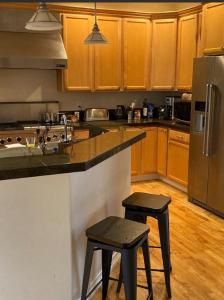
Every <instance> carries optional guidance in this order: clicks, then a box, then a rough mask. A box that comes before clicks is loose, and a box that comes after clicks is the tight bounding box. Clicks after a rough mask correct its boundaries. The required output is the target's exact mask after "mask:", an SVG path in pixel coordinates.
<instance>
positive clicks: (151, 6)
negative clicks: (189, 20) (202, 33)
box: [51, 2, 201, 13]
mask: <svg viewBox="0 0 224 300" xmlns="http://www.w3.org/2000/svg"><path fill="white" fill-rule="evenodd" d="M51 4H53V3H51ZM54 4H59V5H65V6H73V7H85V8H93V6H94V2H92V3H91V2H88V3H86V2H59V3H58V2H57V3H54ZM199 4H201V2H189V3H187V2H97V8H101V9H113V10H121V11H134V12H145V13H150V12H170V11H179V10H182V9H186V8H190V7H194V6H197V5H199Z"/></svg>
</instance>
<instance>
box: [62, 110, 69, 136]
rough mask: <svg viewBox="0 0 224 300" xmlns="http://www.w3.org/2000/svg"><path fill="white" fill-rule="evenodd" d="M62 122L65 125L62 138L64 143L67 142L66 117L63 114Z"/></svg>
mask: <svg viewBox="0 0 224 300" xmlns="http://www.w3.org/2000/svg"><path fill="white" fill-rule="evenodd" d="M61 118H62V121H63V124H64V125H65V127H64V135H65V137H64V141H65V142H67V141H68V128H67V123H68V122H67V121H68V120H67V117H66V115H65V114H63V115H62V117H61Z"/></svg>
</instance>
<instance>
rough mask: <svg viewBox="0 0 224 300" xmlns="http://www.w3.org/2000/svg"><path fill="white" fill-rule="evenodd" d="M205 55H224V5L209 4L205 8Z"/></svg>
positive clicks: (203, 26)
mask: <svg viewBox="0 0 224 300" xmlns="http://www.w3.org/2000/svg"><path fill="white" fill-rule="evenodd" d="M202 33H203V36H202V38H203V53H204V54H220V53H224V4H223V3H208V4H206V5H204V6H203V24H202Z"/></svg>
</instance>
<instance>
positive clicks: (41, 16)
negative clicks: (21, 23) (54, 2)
mask: <svg viewBox="0 0 224 300" xmlns="http://www.w3.org/2000/svg"><path fill="white" fill-rule="evenodd" d="M25 28H26V29H28V30H34V31H54V30H60V29H62V25H61V23H60V22H59V21H58V19H57V18H56V17H55V16H54V15H53V14H52V13H51V12H49V10H48V7H47V4H46V3H44V2H41V3H40V5H39V7H38V9H37V11H36V12H35V13H34V15H33V16H32V18H31V19H30V20H29V21H28V22H27V24H26V26H25Z"/></svg>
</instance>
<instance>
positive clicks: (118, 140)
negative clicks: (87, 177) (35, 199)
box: [0, 130, 146, 180]
mask: <svg viewBox="0 0 224 300" xmlns="http://www.w3.org/2000/svg"><path fill="white" fill-rule="evenodd" d="M145 136H146V134H145V132H144V131H139V132H138V131H125V130H121V131H118V132H106V133H104V134H101V135H98V136H96V137H93V138H91V139H88V140H84V141H82V142H80V143H76V144H74V143H73V144H71V143H70V144H61V147H60V150H59V153H57V154H45V155H40V156H24V157H10V158H1V159H0V180H6V179H16V178H24V177H34V176H42V175H52V174H60V173H70V172H80V171H86V170H88V169H90V168H92V167H94V166H95V165H97V164H99V163H101V162H102V161H104V160H106V159H107V158H109V157H111V156H113V155H115V154H116V153H118V152H120V151H122V150H124V149H125V148H127V147H129V146H131V145H132V144H134V143H136V142H138V141H139V140H141V139H143V138H144V137H145Z"/></svg>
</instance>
